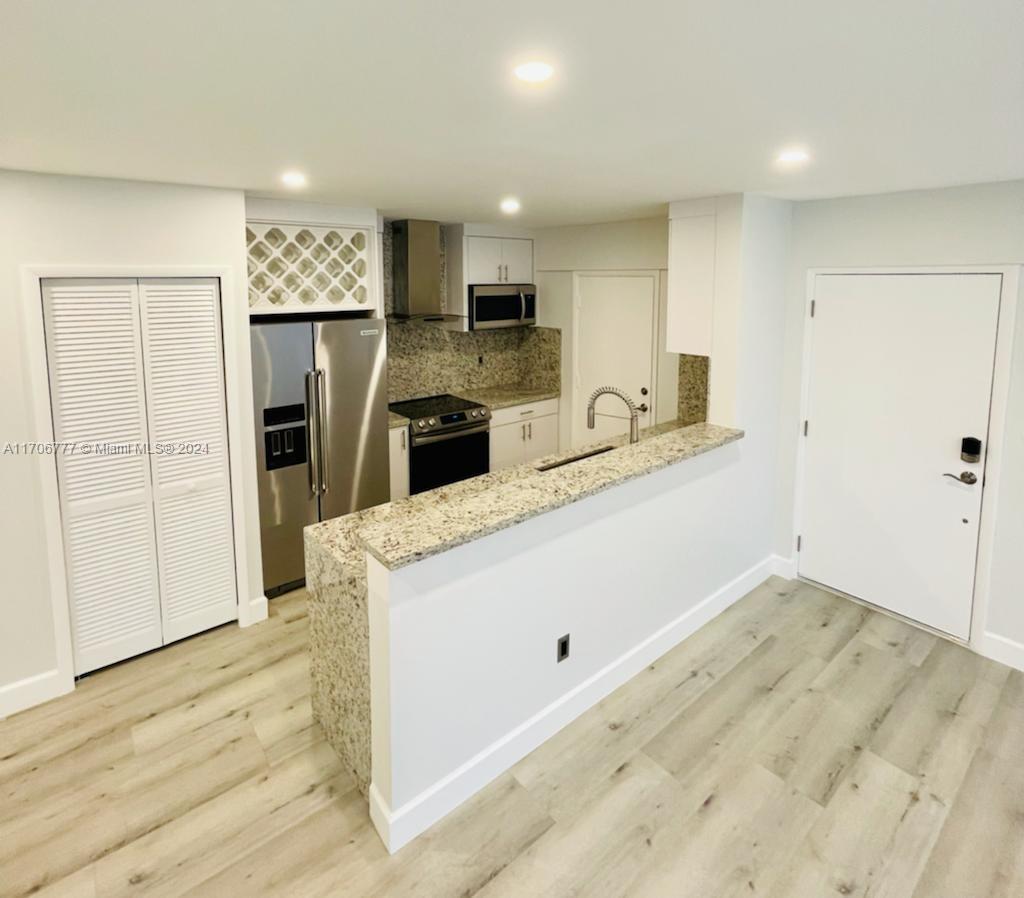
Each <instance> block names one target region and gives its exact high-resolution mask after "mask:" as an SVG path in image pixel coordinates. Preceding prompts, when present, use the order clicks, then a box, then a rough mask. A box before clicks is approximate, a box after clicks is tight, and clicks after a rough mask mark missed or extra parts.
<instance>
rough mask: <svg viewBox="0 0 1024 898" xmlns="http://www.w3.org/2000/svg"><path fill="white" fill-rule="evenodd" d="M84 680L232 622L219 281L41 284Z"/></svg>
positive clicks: (77, 655) (78, 664)
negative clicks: (99, 670)
mask: <svg viewBox="0 0 1024 898" xmlns="http://www.w3.org/2000/svg"><path fill="white" fill-rule="evenodd" d="M43 312H44V316H45V325H46V343H47V345H46V349H47V361H48V366H49V372H50V393H51V402H52V412H53V429H54V436H55V438H56V440H57V441H58V443H60V444H62V445H64V446H66V447H69V449H68V451H65V452H61V453H58V454H57V458H56V461H57V482H58V487H59V495H60V511H61V522H62V527H63V536H64V554H65V568H66V571H67V581H68V594H69V596H68V597H69V605H70V611H71V625H72V644H73V646H74V661H75V673H76V674H82V673H86V672H87V671H90V670H95V669H96V668H98V667H103V666H105V665H107V664H112V663H113V662H115V661H120V660H122V659H124V658H128V657H130V656H132V655H137V654H139V653H141V652H145V651H148V650H149V649H152V648H156V647H157V646H159V645H162V644H165V643H168V642H172V641H173V640H175V639H180V638H181V637H183V636H188V635H190V634H191V633H197V632H199V631H200V630H205V629H208V628H209V627H213V626H216V625H218V624H222V623H224V622H226V621H228V620H232V619H234V618H235V617H237V614H238V603H237V594H236V592H237V591H236V579H235V565H234V538H233V530H232V520H231V486H230V482H229V479H228V458H227V418H226V411H225V404H224V379H223V378H224V373H223V356H222V350H221V345H222V341H221V333H220V293H219V285H218V282H217V281H216V280H214V279H208V278H204V279H169V278H168V279H145V280H135V279H133V278H119V279H89V280H47V281H44V283H43Z"/></svg>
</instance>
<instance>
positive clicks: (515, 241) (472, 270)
mask: <svg viewBox="0 0 1024 898" xmlns="http://www.w3.org/2000/svg"><path fill="white" fill-rule="evenodd" d="M465 240H466V249H465V251H466V255H465V266H466V267H465V281H466V285H467V286H468V285H469V284H532V283H533V241H532V240H530V239H529V238H528V237H478V236H470V237H466V238H465Z"/></svg>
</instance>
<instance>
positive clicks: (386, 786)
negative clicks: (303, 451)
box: [305, 422, 743, 850]
mask: <svg viewBox="0 0 1024 898" xmlns="http://www.w3.org/2000/svg"><path fill="white" fill-rule="evenodd" d="M742 437H743V432H742V431H741V430H736V429H733V428H728V427H719V426H716V425H712V424H694V425H690V426H687V427H683V426H680V425H679V423H678V422H671V423H668V424H662V425H659V426H657V427H652V428H648V429H647V430H645V431H643V432H642V433H641V440H640V442H639V443H636V444H633V445H629V444H628V443H627V441H626V439H625V438H624V437H620V438H616V439H612V440H605V441H602V442H600V443H595V444H594V445H593V446H591V447H585V448H584V449H577V450H573V451H567V452H563V453H559V454H557V455H554V456H549V457H547V458H544V459H540V460H537V461H534V462H531V463H528V464H525V465H520V466H517V467H513V468H508V469H505V470H502V471H497V472H495V473H492V474H485V475H483V476H481V477H476V478H473V479H471V480H466V481H462V482H461V483H456V484H451V485H449V486H446V487H441V488H439V489H436V490H432V491H430V492H427V493H421V494H419V495H415V496H410V497H409V498H407V499H402V500H399V501H397V502H393V503H386V504H384V505H379V506H376V507H375V508H370V509H366V510H365V511H360V512H355V513H354V514H350V515H346V516H344V517H341V518H335V519H334V520H330V521H325V522H323V523H320V524H315V525H313V526H311V527H307V528H306V531H305V545H306V580H307V589H308V592H309V617H310V651H311V674H312V696H313V713H314V717H315V718H316V720H317V721H318V722H319V723H320V725H321V726H322V728H323V730H324V732H325V735H326V737H327V739H328V741H329V742H330V744H331V745H332V746H333V747H334V749H335V750H336V751H337V753H338V754H339V756H340V757H341V758H342V761H343V762H344V763H345V765H346V767H347V768H348V769H349V770H350V771H351V772H352V774H353V775H354V778H355V780H356V782H357V784H358V786H359V788H360V790H361V791H362V793H363V795H364V796H366V797H367V798H368V799H369V800H370V806H371V815H372V816H373V818H374V823H375V824H376V825H377V828H378V830H379V831H380V832H381V835H382V837H383V838H384V841H385V843H386V844H388V846H389V848H391V850H395V849H396V848H397V847H399V846H400V845H401V844H403V843H404V842H405V841H407V840H408V839H409V838H412V837H413V836H414V835H416V833H417V832H419V831H422V829H424V828H425V827H426V826H428V825H429V824H430V823H431V822H433V820H434V819H437V814H438V811H437V809H436V808H434V807H432V806H431V802H429V801H428V802H423V801H420V800H418V799H417V800H416V801H412V802H410V801H409V800H408V796H409V795H412V794H415V795H419V794H420V793H423V792H424V790H423V789H422V788H420V787H419V784H417V785H416V787H415V788H413V787H412V786H409V787H405V786H403V785H401V781H402V779H403V778H402V775H401V773H400V771H398V770H396V769H395V765H396V761H397V759H396V757H395V752H394V751H393V750H391V749H390V748H389V747H388V745H389V740H391V739H393V738H396V727H400V726H401V723H400V721H398V720H397V719H396V717H397V716H399V715H398V714H397V712H395V711H394V710H393V707H392V705H393V703H395V702H397V703H399V704H401V697H400V696H398V695H396V694H395V690H396V680H397V679H400V677H396V676H395V675H394V672H393V671H391V667H392V666H393V665H394V664H395V663H399V664H400V663H401V660H402V659H401V658H399V657H398V654H399V653H401V652H404V651H406V650H405V649H403V648H402V646H398V645H393V644H392V643H391V641H390V640H389V633H390V632H391V630H390V629H389V627H390V624H389V621H388V618H387V615H388V614H391V613H394V612H395V609H396V608H397V607H398V605H399V604H400V603H404V604H403V605H402V608H403V610H405V609H408V608H409V607H411V604H415V603H417V602H418V601H419V598H420V596H418V595H416V596H413V597H412V598H410V595H409V594H403V595H402V596H401V597H400V596H399V591H400V590H399V589H398V584H399V583H401V584H404V583H405V582H406V581H407V580H408V578H407V577H405V571H406V570H409V571H412V572H413V573H414V574H418V573H421V571H420V569H421V567H423V566H424V565H426V566H429V565H431V564H434V565H437V564H440V565H441V566H442V567H441V568H435V569H434V570H433V574H432V576H433V577H434V579H435V580H436V578H437V576H438V575H439V574H441V576H442V577H443V572H444V571H447V570H449V569H450V570H451V571H452V576H453V577H458V576H460V574H459V573H458V571H459V570H460V565H464V564H465V562H466V556H465V553H464V551H463V552H462V553H461V554H460V547H464V546H466V545H467V544H468V543H471V542H474V541H476V540H481V539H483V538H485V537H489V536H491V535H492V534H497V533H500V532H501V531H504V530H510V529H512V528H516V529H518V526H517V525H525V526H527V527H529V526H530V525H529V524H527V523H526V522H529V521H531V519H535V518H541V517H542V516H545V515H547V514H548V513H549V512H552V511H554V510H556V509H559V508H564V507H566V506H570V505H573V504H574V503H578V502H581V500H585V499H588V498H590V497H594V496H597V495H598V494H601V493H604V492H606V491H609V490H612V488H613V487H618V486H621V485H623V484H626V483H628V482H630V481H634V480H637V479H639V478H643V477H645V476H646V475H649V474H653V473H654V472H657V471H661V470H663V469H666V468H670V467H672V466H675V465H677V464H679V463H680V462H683V461H685V460H687V459H691V458H694V457H696V456H700V455H704V454H706V453H709V452H711V451H712V450H715V449H718V448H719V447H723V446H726V445H727V444H730V443H734V442H736V441H738V440H740V439H741V438H742ZM604 446H614V447H615V448H613V449H612V450H611V451H607V452H604V453H602V454H597V455H593V456H591V457H589V458H585V459H583V460H580V461H575V462H572V463H571V464H568V465H564V466H562V467H556V468H553V469H551V470H548V471H541V470H538V469H539V468H541V467H543V466H545V465H548V464H550V463H551V462H555V461H560V460H563V459H566V458H572V457H574V456H576V455H579V454H581V453H582V452H585V451H587V449H589V448H596V447H604ZM495 538H496V537H495ZM481 546H483V543H481ZM449 553H450V554H449ZM483 554H484V557H486V552H484V553H483ZM449 562H450V563H449ZM420 563H422V565H421V564H420ZM424 570H425V568H424ZM387 578H398V580H396V581H395V584H393V586H395V587H396V588H395V589H392V592H391V599H390V601H389V600H388V598H386V596H387V594H388V587H387V586H386V585H385V586H381V585H380V584H381V581H382V579H387ZM403 578H404V579H403ZM401 588H404V586H402V587H401ZM382 594H383V595H384V596H385V598H383V599H382V598H381V595H382ZM574 638H575V637H574ZM432 651H433V650H432V649H431V648H430V647H428V646H426V645H425V646H423V654H428V655H429V654H431V653H432ZM410 654H412V655H416V654H417V652H416V651H415V650H413V651H411V652H410ZM381 680H384V681H385V682H384V683H383V684H382V683H381V682H380V681H381ZM371 705H372V706H373V708H374V713H373V715H372V716H371ZM402 713H404V712H402ZM466 713H472V711H471V709H466ZM372 717H374V718H379V719H372ZM371 745H377V746H378V749H377V751H376V752H374V751H372V750H371ZM424 752H425V754H426V755H429V754H430V752H429V750H428V749H427V748H426V747H424ZM375 753H376V754H380V755H381V756H384V757H386V759H387V765H388V769H387V771H383V770H379V769H378V766H379V763H378V762H377V761H375V760H374V759H373V757H372V755H373V754H375ZM425 763H426V762H425ZM438 773H439V774H440V773H444V771H443V770H442V769H441V768H438ZM412 779H415V777H412ZM371 780H372V786H371ZM383 780H387V782H384V781H383ZM396 789H397V792H398V793H401V794H397V793H396V791H395V790H396ZM410 790H411V791H410ZM427 791H429V790H427ZM447 803H448V804H450V803H451V802H450V800H448V802H447ZM441 805H445V802H444V801H442V802H441ZM441 810H442V812H443V810H444V808H443V807H442V809H441Z"/></svg>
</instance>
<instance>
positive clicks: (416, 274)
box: [392, 219, 452, 320]
mask: <svg viewBox="0 0 1024 898" xmlns="http://www.w3.org/2000/svg"><path fill="white" fill-rule="evenodd" d="M392 228H393V230H392V234H393V243H392V248H393V252H392V266H393V273H394V287H395V316H396V317H398V318H428V319H438V320H443V319H445V318H450V317H452V316H446V315H445V314H444V309H443V307H442V305H441V225H440V223H439V222H436V221H417V220H414V219H407V220H404V221H396V222H394V223H393V224H392Z"/></svg>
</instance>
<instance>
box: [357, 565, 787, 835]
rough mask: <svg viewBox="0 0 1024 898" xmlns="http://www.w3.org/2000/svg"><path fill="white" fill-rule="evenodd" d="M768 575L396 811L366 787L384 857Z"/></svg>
mask: <svg viewBox="0 0 1024 898" xmlns="http://www.w3.org/2000/svg"><path fill="white" fill-rule="evenodd" d="M774 572H775V557H774V556H772V557H769V558H766V559H765V560H764V561H761V562H759V563H758V564H756V565H754V566H753V567H752V568H750V570H748V571H745V572H744V573H742V574H740V575H739V576H738V577H736V578H735V579H734V580H731V581H730V582H729V583H726V584H725V585H724V586H723V587H722V588H721V589H719V590H717V591H716V592H714V593H712V594H711V595H710V596H708V597H707V598H705V599H703V600H702V601H701V602H699V603H698V604H697V605H695V606H694V607H692V608H690V609H689V610H688V611H686V612H684V613H683V614H681V615H680V616H679V617H677V618H676V619H675V620H673V621H671V622H670V623H668V624H666V625H665V626H664V627H662V628H661V629H660V630H657V631H656V632H654V633H652V634H651V635H650V636H649V637H647V638H646V639H645V640H643V642H640V643H639V644H637V645H635V646H634V647H633V648H631V649H630V650H629V651H627V652H626V653H625V654H623V655H620V656H619V657H618V658H616V659H615V660H614V661H612V662H611V663H610V664H608V665H606V666H605V667H603V668H602V669H601V670H599V671H597V673H595V674H593V675H592V676H591V677H589V678H588V679H586V680H584V681H583V682H582V683H580V684H579V685H578V686H576V687H575V688H574V689H572V690H570V691H569V692H567V693H566V694H565V695H563V696H561V697H560V698H558V699H556V700H555V701H554V702H552V703H551V704H549V705H548V706H547V707H545V708H543V709H542V710H541V711H539V712H538V713H537V714H535V715H533V717H531V718H529V719H528V720H526V721H524V722H523V723H522V724H520V725H519V726H518V727H516V728H515V729H514V730H512V731H511V732H509V733H507V734H506V735H505V736H503V737H502V738H500V739H498V740H497V741H495V742H493V743H491V745H489V746H488V747H487V748H485V749H483V751H481V752H479V753H478V754H477V755H475V756H474V757H473V758H470V759H469V760H468V761H467V762H466V763H465V764H463V765H461V766H460V767H458V768H456V769H455V770H453V771H452V772H451V773H449V774H448V775H447V776H445V777H444V778H443V779H441V780H439V781H438V782H436V783H435V784H434V785H433V786H431V787H430V788H428V789H426V790H424V791H423V792H421V793H420V794H419V795H418V796H416V797H415V798H414V799H412V800H411V801H408V802H406V803H405V804H404V805H402V806H401V807H399V808H398V809H396V810H392V809H391V808H390V807H389V806H388V804H387V802H386V801H385V800H384V798H383V796H382V795H381V794H380V792H379V791H378V789H377V788H376V786H375V785H374V784H373V783H371V784H370V819H371V820H372V821H373V824H374V826H375V827H376V828H377V832H378V833H380V837H381V839H383V841H384V844H385V845H386V846H387V849H388V851H389V852H391V853H394V852H396V851H398V849H399V848H401V847H402V846H403V845H405V844H406V843H408V842H409V841H411V840H412V839H414V838H415V837H416V836H418V835H419V834H420V833H422V832H424V831H425V830H426V829H428V828H429V827H430V826H432V825H433V824H434V823H436V822H437V821H438V820H440V819H441V818H442V817H444V816H445V814H448V813H449V812H450V811H452V810H454V809H455V808H456V807H458V806H459V805H460V804H462V803H463V802H464V801H466V799H468V798H470V797H471V796H472V795H473V794H475V793H476V792H478V791H479V790H480V789H482V788H483V787H484V786H486V785H487V784H488V783H489V782H491V781H492V780H493V779H494V778H495V777H497V776H499V775H500V774H502V773H504V772H505V771H506V770H508V769H509V768H510V767H511V766H512V765H513V764H515V763H516V762H517V761H519V760H520V759H521V758H523V757H525V756H526V755H528V754H529V753H530V752H531V751H533V750H534V749H535V748H536V747H537V746H538V745H540V744H541V743H543V742H544V741H546V740H547V739H549V738H550V737H551V736H553V735H554V734H555V733H557V732H558V731H559V730H560V729H562V728H563V727H564V726H566V725H568V724H569V723H571V722H572V721H573V720H575V719H576V718H577V717H579V715H580V714H582V713H583V712H584V711H586V710H587V709H588V708H591V707H592V706H593V705H595V704H597V703H598V702H599V701H600V700H601V699H603V698H604V697H605V696H607V695H608V694H609V693H611V692H613V691H614V690H615V689H617V688H618V687H619V686H621V685H622V684H623V683H625V682H626V681H628V680H630V679H631V678H632V677H634V676H636V674H638V673H639V672H640V671H641V670H643V669H644V668H645V667H647V666H648V665H649V664H651V663H652V662H653V661H656V660H657V659H658V658H660V657H661V656H662V655H664V654H665V652H667V651H669V650H670V649H672V648H673V647H674V646H676V645H678V644H679V643H680V642H682V641H683V640H684V639H685V638H686V637H687V636H689V635H690V634H692V633H693V632H695V631H696V630H698V629H700V628H701V627H702V626H704V624H706V623H707V622H708V621H710V620H711V619H713V618H714V617H717V616H718V615H719V614H721V613H722V612H723V611H724V610H725V609H726V608H728V607H729V606H730V605H732V604H733V603H734V602H736V601H737V600H738V599H741V598H742V597H743V596H745V595H746V594H747V593H748V592H750V591H751V590H752V589H754V588H756V587H757V586H760V585H761V584H762V583H763V582H764V581H765V580H767V579H768V577H769V576H770V575H771V574H772V573H774Z"/></svg>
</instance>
